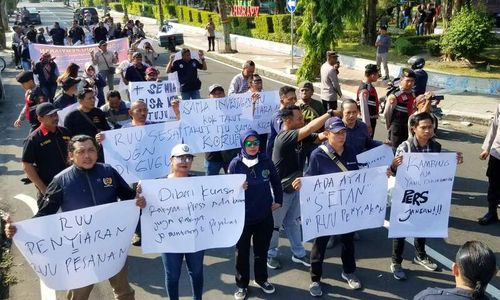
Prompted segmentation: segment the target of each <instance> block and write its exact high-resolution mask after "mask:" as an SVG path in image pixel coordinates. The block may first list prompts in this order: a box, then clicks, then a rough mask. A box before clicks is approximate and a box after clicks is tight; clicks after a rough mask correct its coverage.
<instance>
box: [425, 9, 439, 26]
mask: <svg viewBox="0 0 500 300" xmlns="http://www.w3.org/2000/svg"><path fill="white" fill-rule="evenodd" d="M435 15H436V9H434V8H431V9H427V10H426V11H425V22H426V23H430V22H432V21H433V19H434V16H435Z"/></svg>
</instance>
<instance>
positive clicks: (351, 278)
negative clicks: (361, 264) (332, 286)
mask: <svg viewBox="0 0 500 300" xmlns="http://www.w3.org/2000/svg"><path fill="white" fill-rule="evenodd" d="M342 279H344V280H345V281H347V284H349V287H350V288H351V289H353V290H359V289H360V288H361V281H359V278H358V277H356V275H354V273H350V274H347V273H344V272H342Z"/></svg>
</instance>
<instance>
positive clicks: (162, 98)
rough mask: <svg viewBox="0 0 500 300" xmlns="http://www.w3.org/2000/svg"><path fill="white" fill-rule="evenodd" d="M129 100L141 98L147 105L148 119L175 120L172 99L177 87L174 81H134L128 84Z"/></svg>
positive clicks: (154, 120) (152, 120)
mask: <svg viewBox="0 0 500 300" xmlns="http://www.w3.org/2000/svg"><path fill="white" fill-rule="evenodd" d="M128 87H129V94H130V101H132V102H134V101H137V100H143V101H144V102H146V105H147V106H148V121H151V122H165V121H172V120H174V121H175V119H176V118H175V113H174V111H173V109H172V101H173V100H174V99H175V98H176V97H177V94H178V91H179V89H178V87H177V83H175V82H174V81H160V82H157V81H136V82H130V83H129V85H128Z"/></svg>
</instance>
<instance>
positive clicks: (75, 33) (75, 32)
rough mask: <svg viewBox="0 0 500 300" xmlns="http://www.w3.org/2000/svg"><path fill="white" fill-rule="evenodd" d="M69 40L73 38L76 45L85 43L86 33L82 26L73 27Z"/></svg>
mask: <svg viewBox="0 0 500 300" xmlns="http://www.w3.org/2000/svg"><path fill="white" fill-rule="evenodd" d="M68 36H69V38H71V41H72V42H73V44H74V43H76V42H78V41H81V42H84V39H85V32H84V31H83V29H82V28H81V27H80V26H77V27H73V28H71V29H70V30H69V33H68Z"/></svg>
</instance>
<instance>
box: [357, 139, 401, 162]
mask: <svg viewBox="0 0 500 300" xmlns="http://www.w3.org/2000/svg"><path fill="white" fill-rule="evenodd" d="M356 159H357V161H358V164H359V165H361V166H363V167H365V168H375V167H382V166H385V167H388V166H390V165H391V164H392V160H393V159H394V152H393V151H392V147H390V146H388V145H385V144H383V145H380V146H378V147H375V148H373V149H370V150H368V151H365V152H362V153H360V154H358V155H356Z"/></svg>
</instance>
